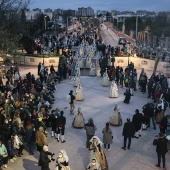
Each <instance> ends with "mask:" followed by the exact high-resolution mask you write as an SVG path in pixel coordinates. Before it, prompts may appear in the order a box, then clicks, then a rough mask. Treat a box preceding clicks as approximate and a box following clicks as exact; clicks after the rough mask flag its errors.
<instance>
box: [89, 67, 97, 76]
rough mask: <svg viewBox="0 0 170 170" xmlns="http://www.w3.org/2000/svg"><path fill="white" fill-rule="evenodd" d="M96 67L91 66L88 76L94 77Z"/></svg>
mask: <svg viewBox="0 0 170 170" xmlns="http://www.w3.org/2000/svg"><path fill="white" fill-rule="evenodd" d="M96 75H97V74H96V67H95V66H92V67H91V69H90V72H89V76H96Z"/></svg>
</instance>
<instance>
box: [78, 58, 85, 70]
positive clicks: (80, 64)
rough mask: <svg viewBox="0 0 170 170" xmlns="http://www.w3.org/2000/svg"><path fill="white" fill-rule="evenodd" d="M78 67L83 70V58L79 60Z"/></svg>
mask: <svg viewBox="0 0 170 170" xmlns="http://www.w3.org/2000/svg"><path fill="white" fill-rule="evenodd" d="M79 67H80V68H84V59H83V58H81V60H80V62H79Z"/></svg>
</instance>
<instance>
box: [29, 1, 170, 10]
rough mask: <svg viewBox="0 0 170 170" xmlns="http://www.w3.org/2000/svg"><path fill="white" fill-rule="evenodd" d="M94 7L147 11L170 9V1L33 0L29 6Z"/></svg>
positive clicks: (96, 8)
mask: <svg viewBox="0 0 170 170" xmlns="http://www.w3.org/2000/svg"><path fill="white" fill-rule="evenodd" d="M88 6H90V7H92V8H93V9H94V10H95V11H96V10H107V11H111V10H118V11H126V10H129V11H137V10H147V11H156V12H158V11H170V9H169V6H170V1H169V0H164V2H162V1H160V0H150V1H148V0H128V1H127V0H122V1H118V0H115V1H113V2H110V0H105V1H104V2H103V0H86V1H80V0H73V1H72V2H71V3H70V1H69V0H63V1H60V0H48V1H47V0H32V1H31V4H30V6H29V7H28V8H30V9H33V8H40V9H46V8H51V9H53V10H54V9H57V8H61V9H64V10H66V9H74V10H77V8H79V7H88Z"/></svg>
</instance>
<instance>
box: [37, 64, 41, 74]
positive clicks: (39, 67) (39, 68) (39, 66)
mask: <svg viewBox="0 0 170 170" xmlns="http://www.w3.org/2000/svg"><path fill="white" fill-rule="evenodd" d="M40 70H41V63H39V64H38V75H40Z"/></svg>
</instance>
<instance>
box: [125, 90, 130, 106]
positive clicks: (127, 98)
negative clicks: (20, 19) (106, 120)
mask: <svg viewBox="0 0 170 170" xmlns="http://www.w3.org/2000/svg"><path fill="white" fill-rule="evenodd" d="M124 95H125V100H124V103H127V104H129V101H130V98H131V93H130V90H128V89H126V91H125V93H124Z"/></svg>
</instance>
